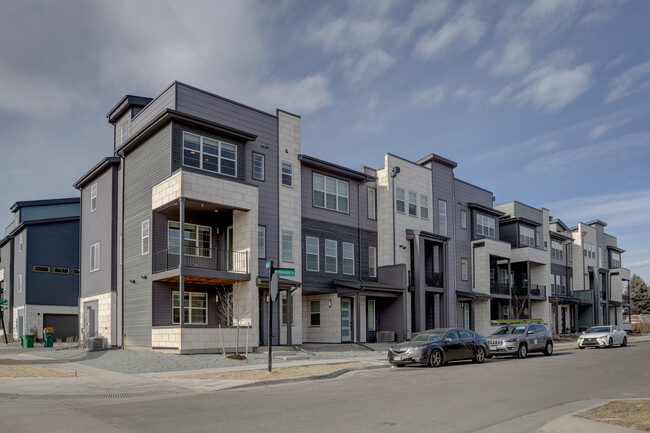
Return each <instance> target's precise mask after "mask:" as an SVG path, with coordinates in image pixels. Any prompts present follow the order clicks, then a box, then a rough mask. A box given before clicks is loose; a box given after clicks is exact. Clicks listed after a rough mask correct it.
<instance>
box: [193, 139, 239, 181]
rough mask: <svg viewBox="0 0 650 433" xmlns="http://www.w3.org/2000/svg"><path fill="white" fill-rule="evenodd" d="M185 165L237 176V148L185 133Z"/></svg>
mask: <svg viewBox="0 0 650 433" xmlns="http://www.w3.org/2000/svg"><path fill="white" fill-rule="evenodd" d="M183 165H185V166H188V167H196V168H200V169H202V170H208V171H212V172H214V173H221V174H225V175H227V176H233V177H236V176H237V146H235V145H234V144H230V143H226V142H223V141H219V140H215V139H212V138H208V137H203V136H200V135H196V134H191V133H189V132H183Z"/></svg>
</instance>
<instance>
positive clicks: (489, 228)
mask: <svg viewBox="0 0 650 433" xmlns="http://www.w3.org/2000/svg"><path fill="white" fill-rule="evenodd" d="M476 234H477V235H480V236H486V237H488V238H494V237H496V231H495V222H494V218H490V217H487V216H485V215H481V214H476Z"/></svg>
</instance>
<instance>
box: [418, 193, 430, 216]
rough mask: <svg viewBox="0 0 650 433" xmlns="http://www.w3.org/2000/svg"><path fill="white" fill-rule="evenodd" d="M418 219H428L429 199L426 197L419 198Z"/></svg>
mask: <svg viewBox="0 0 650 433" xmlns="http://www.w3.org/2000/svg"><path fill="white" fill-rule="evenodd" d="M420 218H422V219H425V220H428V219H429V197H427V196H426V195H421V196H420Z"/></svg>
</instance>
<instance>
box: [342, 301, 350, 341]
mask: <svg viewBox="0 0 650 433" xmlns="http://www.w3.org/2000/svg"><path fill="white" fill-rule="evenodd" d="M351 341H352V300H351V299H350V298H341V342H342V343H347V342H351Z"/></svg>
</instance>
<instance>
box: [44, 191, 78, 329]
mask: <svg viewBox="0 0 650 433" xmlns="http://www.w3.org/2000/svg"><path fill="white" fill-rule="evenodd" d="M75 189H76V190H77V191H79V256H78V258H77V263H79V281H78V283H77V308H78V309H79V317H82V318H83V317H84V310H83V308H82V307H81V237H82V234H83V225H82V224H81V221H82V219H81V214H82V213H83V200H82V199H83V197H82V194H81V189H80V188H75ZM79 317H77V319H79ZM85 322H86V321H85V320H84V323H85ZM77 323H78V322H77ZM79 334H81V332H79ZM79 337H81V335H79ZM43 339H45V336H43ZM79 340H81V338H80V339H79Z"/></svg>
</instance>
